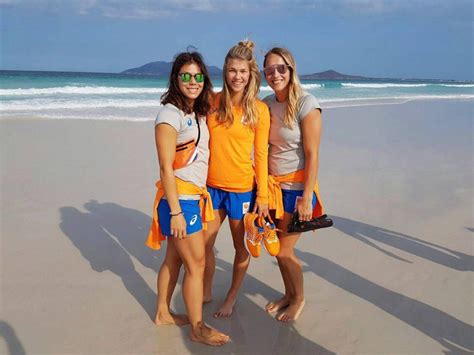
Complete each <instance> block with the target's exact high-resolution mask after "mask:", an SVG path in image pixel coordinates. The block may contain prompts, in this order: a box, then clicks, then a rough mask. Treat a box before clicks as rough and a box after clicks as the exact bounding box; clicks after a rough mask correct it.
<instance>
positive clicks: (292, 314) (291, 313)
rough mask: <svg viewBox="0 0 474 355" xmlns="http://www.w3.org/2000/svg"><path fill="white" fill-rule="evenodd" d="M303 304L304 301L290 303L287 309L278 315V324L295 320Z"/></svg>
mask: <svg viewBox="0 0 474 355" xmlns="http://www.w3.org/2000/svg"><path fill="white" fill-rule="evenodd" d="M304 303H305V302H304V300H302V301H300V302H294V303H293V302H292V303H290V305H289V306H288V308H287V309H285V310H284V311H283V312H281V313H280V314H279V315H278V317H277V320H279V321H280V322H291V321H293V320H297V319H298V317H299V316H300V314H301V311H302V310H303V307H304Z"/></svg>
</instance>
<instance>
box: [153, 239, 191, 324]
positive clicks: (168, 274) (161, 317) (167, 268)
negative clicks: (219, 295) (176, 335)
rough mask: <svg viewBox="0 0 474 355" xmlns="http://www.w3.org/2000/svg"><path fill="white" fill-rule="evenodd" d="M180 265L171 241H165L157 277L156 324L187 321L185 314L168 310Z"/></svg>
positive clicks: (185, 322)
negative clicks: (165, 244)
mask: <svg viewBox="0 0 474 355" xmlns="http://www.w3.org/2000/svg"><path fill="white" fill-rule="evenodd" d="M181 265H182V262H181V259H180V257H179V255H178V254H177V252H176V249H175V247H174V246H173V245H172V244H171V243H167V247H166V256H165V260H163V263H162V264H161V267H160V271H159V272H158V278H157V289H158V295H157V300H156V314H155V324H156V325H167V324H176V325H183V324H187V323H189V321H188V317H187V316H186V315H184V314H173V313H172V312H171V311H170V303H171V296H172V295H173V292H174V289H175V286H176V282H177V281H178V276H179V270H180V269H181Z"/></svg>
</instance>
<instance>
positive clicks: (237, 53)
mask: <svg viewBox="0 0 474 355" xmlns="http://www.w3.org/2000/svg"><path fill="white" fill-rule="evenodd" d="M253 48H254V43H253V42H252V41H249V40H243V41H240V42H239V43H238V44H237V45H235V46H233V47H232V48H231V49H229V52H228V53H227V55H226V57H225V60H224V69H223V85H222V95H221V100H220V103H219V119H218V120H219V122H220V123H223V124H224V125H226V126H227V127H229V126H230V125H232V123H233V122H234V116H233V115H232V101H231V97H230V89H229V86H228V85H227V81H226V73H227V65H228V63H229V60H230V59H241V60H245V61H247V63H248V65H249V70H250V77H249V82H248V84H247V87H246V88H245V91H244V97H243V99H242V101H243V108H244V117H243V121H242V122H243V123H244V124H248V125H249V126H250V127H252V128H254V127H255V125H256V124H257V121H258V110H257V103H256V98H257V95H258V92H259V90H260V83H261V80H262V79H261V78H260V71H259V70H258V65H257V61H256V60H255V56H254V53H253Z"/></svg>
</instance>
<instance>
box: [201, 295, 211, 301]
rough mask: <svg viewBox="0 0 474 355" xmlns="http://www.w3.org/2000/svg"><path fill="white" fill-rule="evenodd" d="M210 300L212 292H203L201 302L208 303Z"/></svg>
mask: <svg viewBox="0 0 474 355" xmlns="http://www.w3.org/2000/svg"><path fill="white" fill-rule="evenodd" d="M211 301H212V293H209V294H206V293H204V297H203V298H202V303H209V302H211Z"/></svg>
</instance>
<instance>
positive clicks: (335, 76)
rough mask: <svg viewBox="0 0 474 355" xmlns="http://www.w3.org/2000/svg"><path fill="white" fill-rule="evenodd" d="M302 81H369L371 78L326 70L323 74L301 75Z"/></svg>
mask: <svg viewBox="0 0 474 355" xmlns="http://www.w3.org/2000/svg"><path fill="white" fill-rule="evenodd" d="M300 79H302V80H368V79H370V78H365V77H363V76H356V75H347V74H342V73H338V72H337V71H334V70H326V71H323V72H321V73H314V74H306V75H300Z"/></svg>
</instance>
